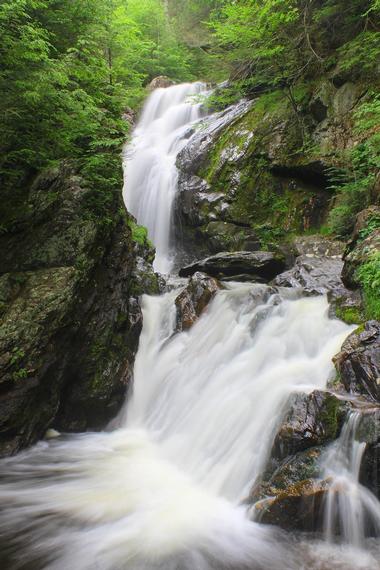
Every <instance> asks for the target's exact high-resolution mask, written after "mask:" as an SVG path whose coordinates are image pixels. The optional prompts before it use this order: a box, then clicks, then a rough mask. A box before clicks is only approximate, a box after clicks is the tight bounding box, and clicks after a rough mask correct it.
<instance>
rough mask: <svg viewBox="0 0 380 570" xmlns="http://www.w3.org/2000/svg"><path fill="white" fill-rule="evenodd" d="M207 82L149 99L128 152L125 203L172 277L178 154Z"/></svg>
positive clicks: (158, 261)
mask: <svg viewBox="0 0 380 570" xmlns="http://www.w3.org/2000/svg"><path fill="white" fill-rule="evenodd" d="M205 89H206V86H205V85H204V84H203V83H184V84H181V85H174V86H173V87H170V88H167V89H163V88H162V89H156V90H155V91H154V92H153V93H152V94H151V95H150V97H149V98H148V100H147V102H146V104H145V107H144V110H143V113H142V115H141V118H140V120H139V122H138V125H137V127H136V129H135V131H134V134H133V138H132V141H131V143H130V144H129V145H128V146H127V147H126V149H125V153H124V167H125V168H124V172H125V183H124V192H123V194H124V200H125V204H126V206H127V209H128V210H129V212H131V213H132V214H133V215H134V216H135V217H136V219H137V222H138V223H139V224H141V225H143V226H145V227H146V228H147V229H148V235H149V238H150V239H151V240H152V242H153V243H154V245H155V247H156V259H155V264H154V265H155V269H156V270H157V271H159V272H160V273H169V272H170V269H171V266H172V257H173V251H172V246H173V244H172V243H171V232H172V207H173V201H174V198H175V192H176V187H177V168H176V165H175V160H176V157H177V154H178V153H179V152H180V150H181V149H182V148H183V146H184V145H185V144H186V138H185V134H186V132H187V131H188V130H189V127H190V126H191V124H192V123H194V122H195V121H197V120H198V119H199V118H200V117H201V114H202V105H201V103H200V102H199V101H197V96H199V94H200V93H201V92H202V91H205Z"/></svg>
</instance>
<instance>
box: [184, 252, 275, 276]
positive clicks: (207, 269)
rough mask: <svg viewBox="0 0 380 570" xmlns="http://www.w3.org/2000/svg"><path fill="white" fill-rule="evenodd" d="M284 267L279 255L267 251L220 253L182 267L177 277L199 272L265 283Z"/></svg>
mask: <svg viewBox="0 0 380 570" xmlns="http://www.w3.org/2000/svg"><path fill="white" fill-rule="evenodd" d="M284 267H285V261H284V258H283V257H282V256H281V254H276V253H272V252H269V251H255V252H250V251H238V252H233V253H229V252H221V253H218V254H216V255H213V256H211V257H207V258H206V259H202V260H200V261H196V262H195V263H193V264H191V265H188V266H186V267H183V268H182V269H181V270H180V271H179V275H180V277H188V276H190V275H193V274H194V273H196V272H197V271H201V272H203V273H207V274H208V275H211V276H212V277H216V278H218V279H235V280H236V281H256V282H259V283H267V282H268V281H270V280H271V279H273V277H274V276H275V275H278V273H280V272H281V271H282V270H283V269H284Z"/></svg>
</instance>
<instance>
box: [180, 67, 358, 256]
mask: <svg viewBox="0 0 380 570" xmlns="http://www.w3.org/2000/svg"><path fill="white" fill-rule="evenodd" d="M367 91H368V86H364V85H361V84H354V83H351V82H349V81H347V82H345V83H343V84H340V83H339V82H338V81H337V80H336V79H334V78H330V79H328V78H324V79H322V80H320V81H319V82H316V81H313V82H310V84H306V85H302V86H300V87H299V89H298V90H296V92H295V94H294V97H295V99H294V100H293V101H292V100H291V99H289V97H288V96H287V94H286V92H285V91H283V90H278V91H275V92H272V93H268V94H264V95H261V96H260V97H257V98H256V99H254V100H252V101H242V102H240V103H238V104H237V105H235V106H233V107H231V108H228V109H227V110H225V111H222V112H220V113H216V114H213V115H211V116H210V117H208V118H206V119H205V120H204V124H203V125H201V127H200V128H199V129H197V131H196V132H195V133H194V134H193V135H192V138H191V139H190V142H189V144H188V145H187V146H186V147H185V148H184V150H183V151H182V152H181V154H180V156H179V157H178V167H179V170H180V180H179V183H180V193H179V196H178V200H177V217H178V219H179V220H180V222H181V223H180V227H181V233H180V234H179V235H178V236H177V237H178V239H179V240H182V243H183V248H184V250H185V252H186V254H187V256H189V257H190V258H191V257H199V256H200V255H205V254H206V253H210V252H211V253H215V252H218V251H223V250H230V251H231V250H232V251H236V250H239V249H240V250H241V249H247V250H255V249H259V247H260V244H261V246H263V245H264V246H268V245H271V244H273V243H281V242H284V241H287V240H288V239H289V237H291V236H292V235H296V234H302V233H305V232H308V233H310V232H312V231H318V230H319V228H320V227H321V226H322V225H323V224H324V223H325V222H326V216H327V214H328V211H329V209H330V207H331V205H332V202H333V197H334V196H333V192H332V190H331V188H330V186H331V184H332V181H331V179H330V174H331V170H332V169H336V168H340V167H344V159H343V158H342V157H343V156H344V153H345V152H346V151H347V150H348V149H350V148H352V147H353V146H355V145H356V144H357V143H358V136H357V135H355V133H354V129H353V114H354V112H355V110H356V109H357V107H358V105H359V104H360V103H361V102H362V101H363V100H365V97H366V93H367ZM342 161H343V162H342Z"/></svg>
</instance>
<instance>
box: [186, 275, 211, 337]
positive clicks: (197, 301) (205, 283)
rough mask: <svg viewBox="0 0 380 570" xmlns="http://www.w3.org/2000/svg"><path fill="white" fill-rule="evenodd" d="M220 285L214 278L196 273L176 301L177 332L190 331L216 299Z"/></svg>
mask: <svg viewBox="0 0 380 570" xmlns="http://www.w3.org/2000/svg"><path fill="white" fill-rule="evenodd" d="M219 288H220V285H219V283H218V282H217V281H216V279H213V278H212V277H208V276H207V275H204V274H203V273H195V274H194V275H193V276H192V277H191V278H190V279H189V283H188V285H187V287H186V288H185V289H184V290H183V291H182V292H181V293H180V294H179V295H178V297H177V298H176V300H175V305H176V307H177V327H176V330H177V331H186V330H189V329H190V328H191V327H192V326H193V324H194V323H195V322H196V321H197V320H198V319H199V317H200V316H201V315H202V313H203V312H204V311H205V309H206V307H207V305H208V304H209V303H210V302H211V301H212V299H213V298H214V297H215V295H216V293H217V291H218V290H219Z"/></svg>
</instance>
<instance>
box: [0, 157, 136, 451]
mask: <svg viewBox="0 0 380 570" xmlns="http://www.w3.org/2000/svg"><path fill="white" fill-rule="evenodd" d="M114 201H115V203H114V204H113V205H111V206H110V216H112V217H113V219H114V220H115V223H114V225H113V227H112V230H110V229H105V228H109V225H108V226H105V225H104V224H102V223H101V221H99V222H97V220H96V218H94V216H89V215H88V210H87V209H86V203H87V202H86V191H85V190H84V189H83V188H82V185H81V181H80V179H79V178H78V177H77V176H76V175H75V173H74V172H73V171H72V170H71V169H70V168H69V167H68V166H62V167H61V168H60V169H56V170H53V171H49V172H48V173H45V174H44V175H42V176H40V177H39V178H38V179H37V181H36V182H35V184H34V185H33V186H32V188H31V190H30V194H29V203H28V204H29V210H28V211H29V214H28V217H24V218H23V219H22V220H21V221H20V222H19V224H18V225H17V226H16V227H15V231H14V232H13V233H8V234H6V235H3V236H1V237H0V248H1V251H2V252H4V255H2V256H1V260H0V365H1V366H0V369H1V373H0V455H7V454H11V453H14V452H16V451H18V450H19V449H21V448H23V447H25V446H27V445H29V444H31V443H33V442H35V441H36V440H37V439H38V438H40V437H41V436H42V435H43V434H44V432H45V431H46V429H47V428H48V427H51V426H52V427H56V428H58V429H63V430H67V431H75V430H81V431H83V430H86V429H97V428H101V427H104V425H105V424H106V423H107V422H108V421H109V420H110V419H111V418H112V417H113V416H114V414H115V413H116V412H117V410H118V409H119V407H120V405H121V404H122V402H123V400H124V397H125V393H126V390H127V386H128V382H129V379H130V375H131V368H132V364H133V358H134V354H135V352H136V349H137V344H138V338H139V334H140V330H141V326H142V315H141V311H140V307H139V305H138V302H137V300H136V298H135V297H134V289H135V282H136V278H135V271H136V263H135V257H136V253H135V248H134V244H133V242H132V238H131V231H130V229H129V226H128V220H127V217H126V215H121V214H120V212H119V209H120V204H119V199H118V198H117V197H116V196H115V199H114ZM140 288H141V285H140Z"/></svg>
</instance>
